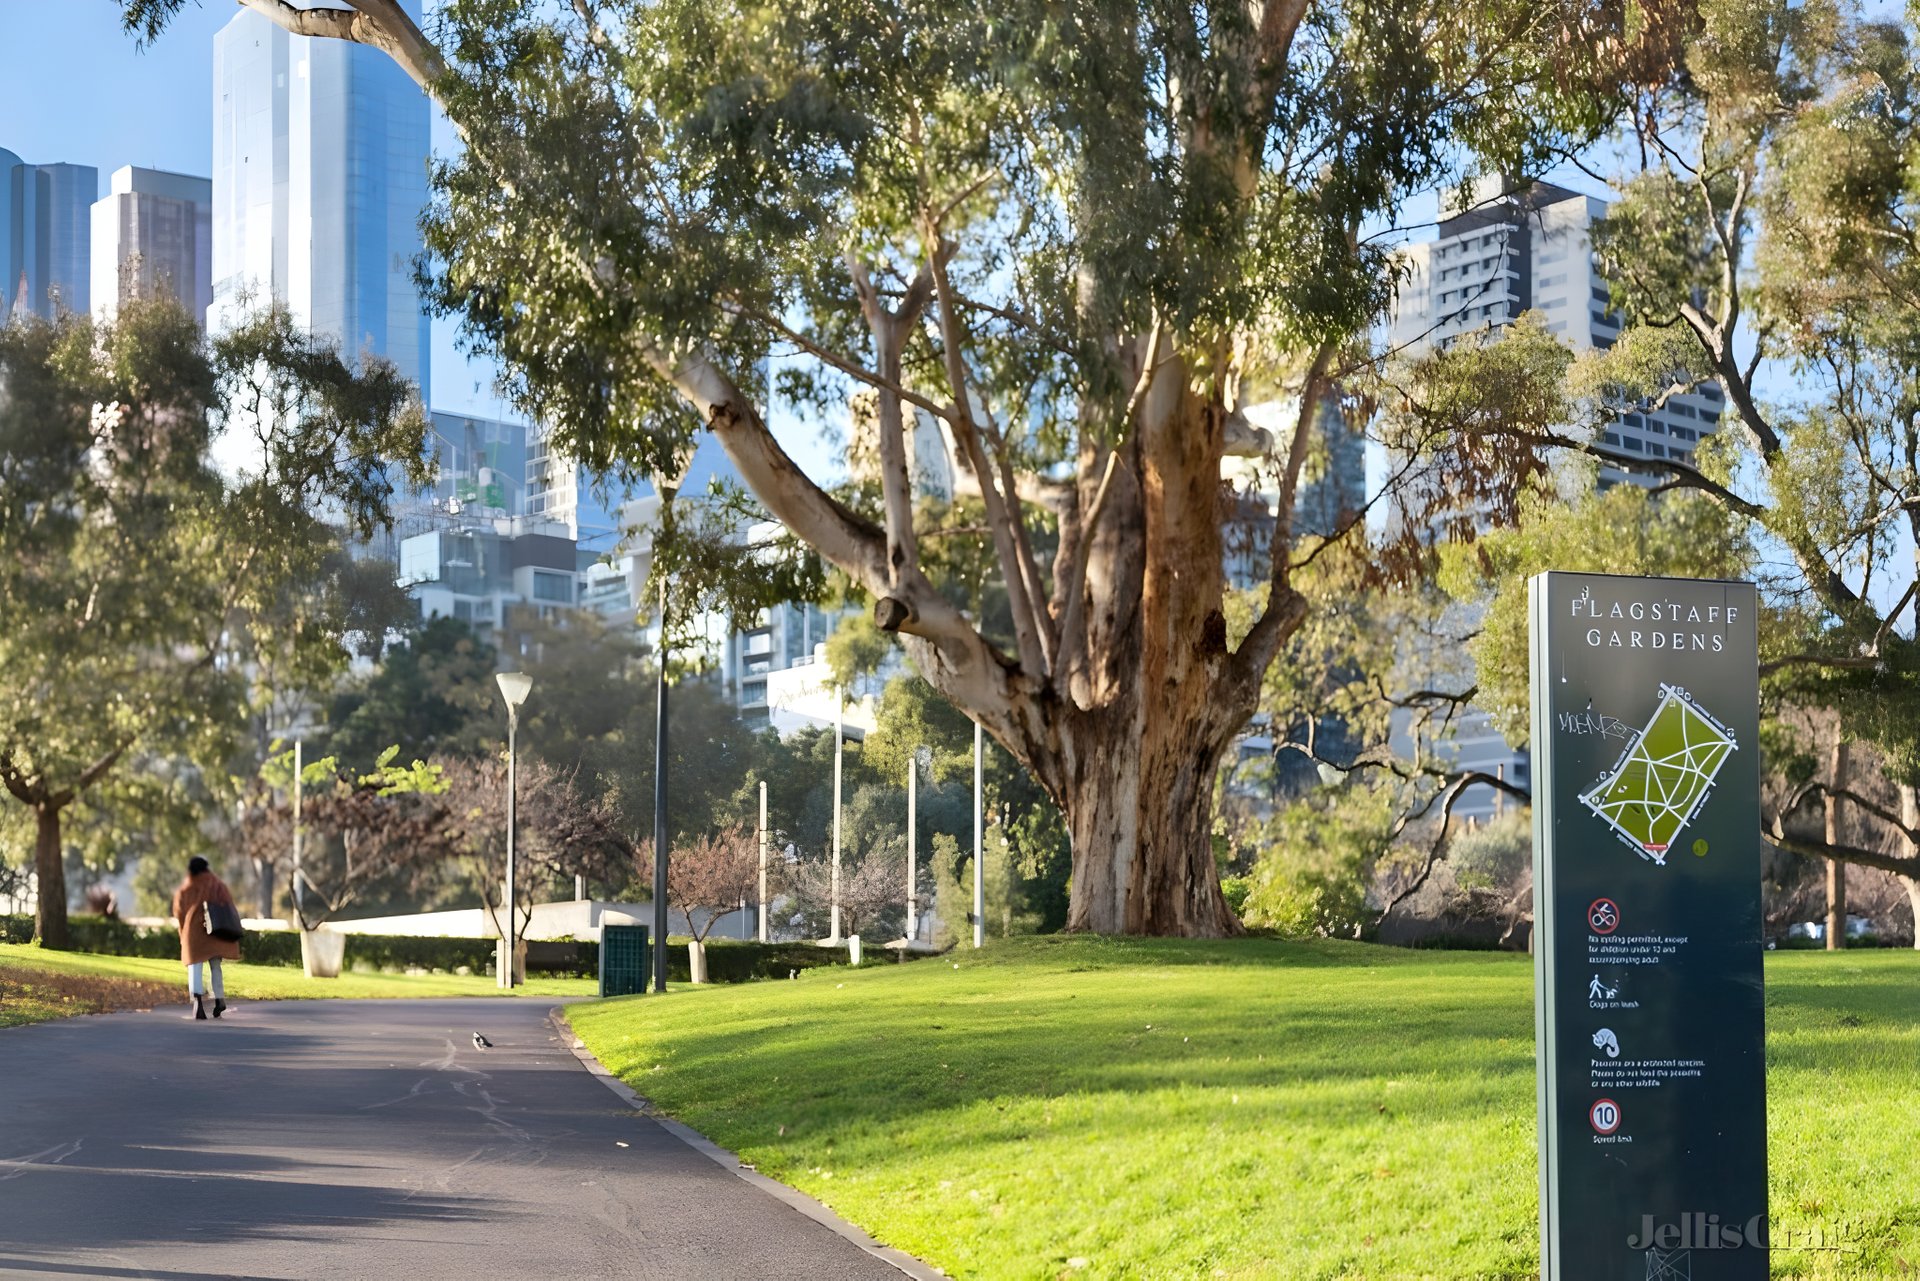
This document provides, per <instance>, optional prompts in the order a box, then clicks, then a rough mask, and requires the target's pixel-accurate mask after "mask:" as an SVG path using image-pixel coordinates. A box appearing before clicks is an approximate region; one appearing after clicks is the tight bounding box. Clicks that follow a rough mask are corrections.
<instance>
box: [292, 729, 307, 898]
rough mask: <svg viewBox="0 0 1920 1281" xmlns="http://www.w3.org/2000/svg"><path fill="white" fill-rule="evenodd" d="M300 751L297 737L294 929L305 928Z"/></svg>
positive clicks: (294, 823) (294, 787)
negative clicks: (301, 867) (301, 866)
mask: <svg viewBox="0 0 1920 1281" xmlns="http://www.w3.org/2000/svg"><path fill="white" fill-rule="evenodd" d="M303 759H304V757H303V755H302V753H301V744H300V740H299V739H297V738H296V739H294V740H293V917H294V920H293V924H294V927H295V928H296V929H305V928H306V907H307V903H306V895H305V892H304V890H305V887H304V886H303V885H302V884H301V881H300V837H301V830H300V800H301V796H300V793H301V790H302V789H301V782H300V773H301V769H302V766H301V762H302V760H303Z"/></svg>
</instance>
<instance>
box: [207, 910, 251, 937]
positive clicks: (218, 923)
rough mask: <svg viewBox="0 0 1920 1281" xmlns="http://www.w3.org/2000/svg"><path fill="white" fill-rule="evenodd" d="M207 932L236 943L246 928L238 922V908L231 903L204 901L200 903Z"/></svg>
mask: <svg viewBox="0 0 1920 1281" xmlns="http://www.w3.org/2000/svg"><path fill="white" fill-rule="evenodd" d="M200 911H201V913H202V915H203V917H204V919H205V921H206V926H207V933H209V934H211V935H213V937H215V938H217V939H221V940H224V941H225V942H228V943H238V942H239V941H240V939H241V937H242V936H243V935H245V934H246V932H247V931H246V928H245V927H244V926H242V925H241V924H240V909H239V908H237V907H235V906H234V905H233V904H231V903H214V902H206V903H202V904H201V905H200Z"/></svg>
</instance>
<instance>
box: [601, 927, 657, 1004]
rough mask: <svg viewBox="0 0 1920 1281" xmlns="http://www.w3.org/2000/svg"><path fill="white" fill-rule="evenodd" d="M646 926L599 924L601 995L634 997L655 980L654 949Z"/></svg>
mask: <svg viewBox="0 0 1920 1281" xmlns="http://www.w3.org/2000/svg"><path fill="white" fill-rule="evenodd" d="M647 941H648V940H647V927H646V926H644V925H603V926H601V927H600V995H602V996H633V995H635V994H636V993H640V992H644V991H646V990H647V985H648V983H650V982H651V981H652V980H653V949H652V948H650V947H648V946H647Z"/></svg>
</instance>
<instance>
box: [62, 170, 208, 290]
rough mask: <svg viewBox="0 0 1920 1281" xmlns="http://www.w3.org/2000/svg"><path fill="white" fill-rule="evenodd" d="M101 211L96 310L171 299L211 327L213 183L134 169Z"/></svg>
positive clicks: (96, 213) (96, 216) (96, 222)
mask: <svg viewBox="0 0 1920 1281" xmlns="http://www.w3.org/2000/svg"><path fill="white" fill-rule="evenodd" d="M108 183H109V190H108V192H107V194H106V195H105V196H104V197H102V198H101V200H100V201H99V202H98V203H96V204H95V205H94V206H93V290H92V295H93V309H94V311H95V313H96V314H98V315H101V316H105V317H108V318H111V317H112V316H113V315H114V314H115V313H117V312H118V311H119V309H120V305H121V304H122V303H125V302H127V301H129V300H131V299H133V298H139V297H154V296H156V295H159V294H166V295H169V296H171V297H174V298H177V299H179V300H180V302H181V303H182V304H183V305H184V306H185V307H186V308H187V310H188V311H190V312H192V313H193V315H194V318H195V319H197V320H199V321H200V322H201V323H202V324H205V323H206V316H207V308H208V307H210V306H211V305H212V303H213V244H212V240H213V223H212V218H213V184H212V183H211V182H209V181H208V180H207V179H205V178H192V177H188V176H187V175H186V174H179V173H168V172H166V171H164V170H161V169H141V168H138V167H137V166H134V165H127V166H125V167H123V168H120V169H116V170H114V172H113V176H112V177H111V178H110V179H108Z"/></svg>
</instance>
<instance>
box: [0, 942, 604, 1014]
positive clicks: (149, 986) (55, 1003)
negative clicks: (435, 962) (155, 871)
mask: <svg viewBox="0 0 1920 1281" xmlns="http://www.w3.org/2000/svg"><path fill="white" fill-rule="evenodd" d="M221 969H222V975H223V978H224V979H225V982H226V989H227V997H228V999H229V1000H245V1001H284V1000H302V999H311V998H318V997H362V998H364V997H396V996H398V997H430V996H504V995H506V993H504V992H502V991H501V990H500V989H499V988H498V987H496V986H495V985H494V981H493V980H492V979H491V978H488V977H485V976H484V975H471V976H467V975H458V974H354V973H348V974H343V975H341V976H340V977H339V978H337V979H310V978H308V977H306V975H304V974H302V973H301V972H300V971H299V970H298V969H295V968H293V967H291V966H284V965H247V964H245V963H242V962H229V963H227V964H225V965H223V966H222V967H221ZM594 991H595V984H594V982H593V981H592V980H591V979H532V980H530V981H528V982H527V983H526V984H525V985H524V986H522V987H520V988H518V989H516V993H517V994H518V995H521V996H535V997H548V998H551V997H555V996H591V995H592V994H593V992H594ZM186 992H187V980H186V970H185V967H183V966H182V965H180V964H179V962H177V961H167V960H157V959H150V958H146V957H134V956H96V955H94V954H92V953H88V952H49V951H43V950H42V949H40V948H38V947H35V946H33V945H31V944H22V943H0V1027H10V1026H13V1025H15V1024H19V1023H38V1022H41V1021H42V1020H45V1019H49V1018H61V1017H64V1016H66V1015H70V1014H91V1013H98V1012H101V1011H104V1010H127V1009H141V1008H145V1007H149V1006H152V1005H155V1004H160V1003H165V1002H169V1001H177V1002H179V1003H180V1005H181V1006H182V1007H184V1006H185V1005H186V1002H187V995H186Z"/></svg>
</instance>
